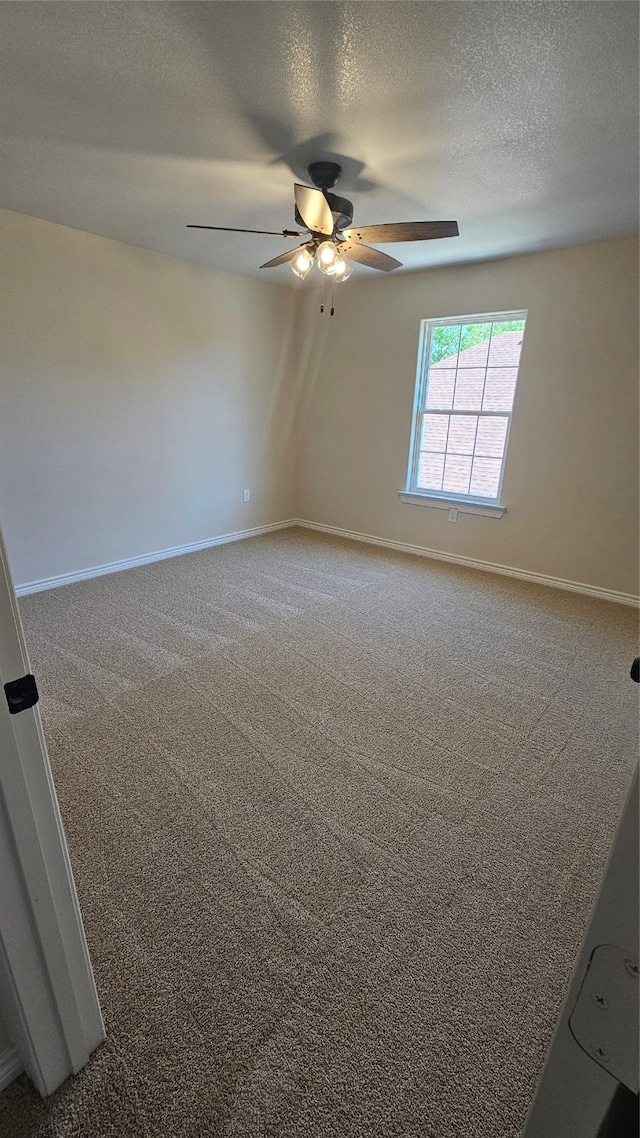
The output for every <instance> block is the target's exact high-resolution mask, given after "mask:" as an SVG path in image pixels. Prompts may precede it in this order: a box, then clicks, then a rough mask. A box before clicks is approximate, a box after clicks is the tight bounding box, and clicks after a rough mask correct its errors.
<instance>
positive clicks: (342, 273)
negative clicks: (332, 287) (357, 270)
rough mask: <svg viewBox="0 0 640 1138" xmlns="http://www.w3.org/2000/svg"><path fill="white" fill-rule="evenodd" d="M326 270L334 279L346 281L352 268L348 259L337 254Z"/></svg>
mask: <svg viewBox="0 0 640 1138" xmlns="http://www.w3.org/2000/svg"><path fill="white" fill-rule="evenodd" d="M327 272H329V273H330V274H331V276H332V277H333V279H334V280H336V281H346V280H348V279H349V277H350V276H351V274H352V272H353V269H352V268H351V265H350V264H349V262H348V261H345V260H344V259H343V258H342V257H340V256H338V257H336V259H335V261H334V262H333V264H332V265H331V267H330V268H329V269H328V270H327Z"/></svg>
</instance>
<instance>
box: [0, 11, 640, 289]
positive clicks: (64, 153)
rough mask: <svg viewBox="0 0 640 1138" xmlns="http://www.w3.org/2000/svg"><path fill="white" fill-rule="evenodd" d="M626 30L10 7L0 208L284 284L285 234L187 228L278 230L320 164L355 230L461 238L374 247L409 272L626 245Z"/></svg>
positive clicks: (633, 119)
mask: <svg viewBox="0 0 640 1138" xmlns="http://www.w3.org/2000/svg"><path fill="white" fill-rule="evenodd" d="M637 33H638V7H637V5H636V4H635V3H631V2H623V3H617V2H608V0H605V2H602V3H599V2H597V3H581V2H574V0H571V2H569V3H555V2H553V0H546V2H543V3H528V2H519V0H518V2H515V3H497V2H494V3H485V2H477V3H463V2H460V3H459V2H455V3H448V2H438V3H428V2H426V0H425V2H418V3H404V2H402V0H392V2H386V3H369V2H366V0H365V2H357V3H332V2H326V0H325V2H322V3H315V2H311V0H307V2H304V0H301V2H297V3H287V2H278V3H273V2H265V0H257V2H245V0H240V2H231V3H222V2H215V3H208V2H200V3H151V4H147V3H144V2H142V0H138V2H125V3H120V2H111V0H101V2H100V3H66V2H64V3H57V2H55V0H47V2H44V3H40V2H24V3H14V2H11V0H10V2H4V3H1V4H0V35H1V40H2V59H1V72H0V82H1V89H0V94H1V103H2V127H3V154H2V165H1V174H0V188H1V201H2V204H3V205H4V206H6V207H7V208H9V209H13V210H18V211H20V212H22V213H28V214H34V215H36V216H38V217H43V218H47V219H49V220H51V221H57V222H62V223H63V224H65V225H71V226H74V227H76V228H78V229H86V230H89V231H90V232H93V233H99V234H103V235H105V236H108V237H115V238H118V239H119V240H121V241H126V242H130V243H132V244H136V245H142V246H145V247H147V248H149V249H156V250H158V251H160V252H163V253H169V254H172V255H173V256H177V257H183V258H186V259H188V260H191V261H196V262H198V263H200V264H202V265H207V266H211V267H216V268H220V269H231V270H233V271H235V272H240V273H244V274H247V275H252V276H262V277H266V278H267V279H272V280H281V281H284V282H285V283H295V280H296V278H295V277H294V276H293V274H292V273H291V272H290V271H289V269H288V267H286V266H285V267H281V268H278V269H275V270H268V271H264V270H263V272H262V273H260V270H259V269H258V266H259V265H260V264H261V263H262V262H263V261H265V260H268V259H269V258H271V257H273V256H276V255H277V254H278V253H280V252H283V251H284V250H285V249H286V248H288V247H289V243H288V242H286V241H285V240H284V239H282V238H278V237H254V236H249V235H242V234H225V233H206V232H199V231H198V230H188V229H186V228H185V225H186V223H187V222H198V223H201V224H211V225H230V226H240V227H246V228H258V229H275V230H281V229H283V228H289V227H292V226H293V224H294V221H293V182H294V180H301V181H306V182H308V178H307V176H306V166H307V164H308V163H309V161H313V160H317V159H319V158H324V157H335V156H341V157H340V158H339V160H340V161H342V164H343V167H344V171H345V172H344V177H343V179H342V180H341V182H340V183H339V184H338V186H337V192H339V193H342V194H343V195H347V196H348V197H350V198H352V200H353V201H354V206H355V212H354V220H355V221H356V222H357V223H358V224H360V225H367V224H372V223H378V222H388V221H414V220H422V219H432V218H433V219H443V220H448V219H456V220H457V221H458V223H459V226H460V237H458V238H453V239H446V240H441V241H431V242H422V243H416V244H402V245H386V246H384V249H385V251H387V252H389V253H391V254H392V255H393V256H395V257H397V258H398V259H399V260H401V261H403V262H404V265H405V268H407V269H417V268H421V267H425V266H429V265H440V264H448V263H453V262H463V261H473V260H478V259H484V258H491V257H498V256H504V255H507V254H510V253H516V252H521V251H528V250H534V249H544V248H550V247H554V246H560V245H565V244H571V243H577V242H583V241H590V240H594V239H598V238H604V237H609V236H614V235H617V234H624V233H630V232H634V231H636V230H637V227H638V78H637V74H638V38H637ZM356 271H357V272H358V273H360V274H361V275H373V273H372V270H368V269H364V268H358V269H357V270H356ZM397 271H398V272H402V271H403V270H397Z"/></svg>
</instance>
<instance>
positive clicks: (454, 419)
mask: <svg viewBox="0 0 640 1138" xmlns="http://www.w3.org/2000/svg"><path fill="white" fill-rule="evenodd" d="M477 425H478V416H477V415H452V416H451V425H450V427H449V443H448V445H447V451H448V452H449V453H453V454H473V444H474V442H475V439H476V427H477Z"/></svg>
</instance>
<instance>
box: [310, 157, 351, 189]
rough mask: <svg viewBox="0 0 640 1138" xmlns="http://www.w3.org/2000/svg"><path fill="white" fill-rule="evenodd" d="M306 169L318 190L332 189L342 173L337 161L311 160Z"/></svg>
mask: <svg viewBox="0 0 640 1138" xmlns="http://www.w3.org/2000/svg"><path fill="white" fill-rule="evenodd" d="M307 169H308V171H309V177H310V178H311V181H312V182H313V184H314V186H315V187H316V189H318V190H332V189H333V187H334V186H335V184H336V182H337V181H338V178H339V177H340V175H341V173H342V166H338V163H337V162H312V163H311V165H310V166H308V167H307Z"/></svg>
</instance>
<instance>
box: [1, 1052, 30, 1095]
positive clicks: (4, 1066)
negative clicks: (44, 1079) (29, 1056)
mask: <svg viewBox="0 0 640 1138" xmlns="http://www.w3.org/2000/svg"><path fill="white" fill-rule="evenodd" d="M23 1071H24V1066H23V1063H22V1060H21V1058H20V1056H19V1055H18V1052H17V1051H16V1049H15V1047H7V1049H6V1051H3V1052H2V1053H0V1091H3V1090H4V1089H5V1087H8V1086H9V1083H12V1082H13V1080H14V1079H17V1078H18V1075H21V1074H22V1072H23Z"/></svg>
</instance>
